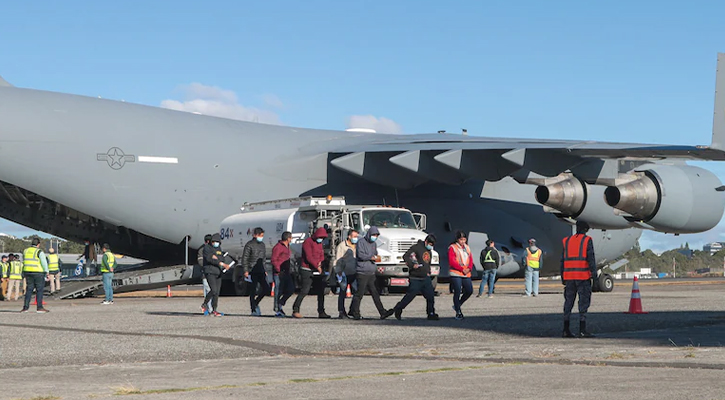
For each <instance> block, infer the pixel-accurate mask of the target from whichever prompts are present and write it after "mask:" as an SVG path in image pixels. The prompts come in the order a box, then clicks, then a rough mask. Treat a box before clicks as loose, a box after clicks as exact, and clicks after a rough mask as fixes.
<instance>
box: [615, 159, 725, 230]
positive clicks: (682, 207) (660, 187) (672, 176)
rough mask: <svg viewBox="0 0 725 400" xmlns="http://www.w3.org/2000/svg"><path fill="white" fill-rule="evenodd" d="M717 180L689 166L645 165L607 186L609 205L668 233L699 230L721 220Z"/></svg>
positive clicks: (721, 201)
mask: <svg viewBox="0 0 725 400" xmlns="http://www.w3.org/2000/svg"><path fill="white" fill-rule="evenodd" d="M720 186H721V183H720V180H719V179H718V178H717V177H716V176H715V175H714V174H713V173H712V172H710V171H708V170H706V169H702V168H699V167H693V166H691V165H659V164H646V165H643V166H641V167H640V168H638V169H637V170H635V172H631V173H629V174H628V180H626V181H625V182H624V183H621V184H619V185H616V186H610V187H608V188H607V189H606V190H605V192H604V197H605V200H606V202H607V204H608V205H610V206H612V207H614V208H615V209H617V210H620V211H621V212H622V213H624V214H625V215H624V216H625V218H627V219H628V220H629V221H631V222H634V223H644V224H645V227H651V228H653V229H655V230H658V231H662V232H668V233H698V232H704V231H707V230H710V229H712V228H713V227H715V225H717V224H718V223H719V222H720V219H721V218H722V215H723V210H724V209H725V197H723V196H724V195H723V193H722V192H720V191H718V190H716V189H717V188H718V187H720Z"/></svg>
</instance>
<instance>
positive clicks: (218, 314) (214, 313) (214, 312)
mask: <svg viewBox="0 0 725 400" xmlns="http://www.w3.org/2000/svg"><path fill="white" fill-rule="evenodd" d="M211 315H213V316H215V317H223V316H224V313H220V312H218V311H212V312H211Z"/></svg>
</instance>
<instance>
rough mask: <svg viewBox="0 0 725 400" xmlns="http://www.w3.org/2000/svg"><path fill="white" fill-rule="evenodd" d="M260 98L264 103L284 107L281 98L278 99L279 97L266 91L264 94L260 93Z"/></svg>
mask: <svg viewBox="0 0 725 400" xmlns="http://www.w3.org/2000/svg"><path fill="white" fill-rule="evenodd" d="M262 100H263V101H264V104H266V105H268V106H270V107H274V108H284V103H282V100H280V99H279V97H277V96H275V95H273V94H271V93H267V94H265V95H262Z"/></svg>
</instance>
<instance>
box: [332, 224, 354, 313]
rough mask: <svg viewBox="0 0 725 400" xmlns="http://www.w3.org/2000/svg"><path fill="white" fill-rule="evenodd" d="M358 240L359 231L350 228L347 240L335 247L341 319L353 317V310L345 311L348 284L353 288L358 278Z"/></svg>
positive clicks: (334, 262) (338, 308)
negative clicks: (356, 249)
mask: <svg viewBox="0 0 725 400" xmlns="http://www.w3.org/2000/svg"><path fill="white" fill-rule="evenodd" d="M358 240H359V238H358V232H357V231H356V230H355V229H350V231H348V232H347V240H344V241H342V242H340V244H338V245H337V248H336V249H335V260H334V261H333V265H334V266H335V272H336V273H337V282H338V283H339V286H340V293H339V294H338V296H337V311H338V312H339V313H340V315H339V318H340V319H343V318H348V317H352V311H351V312H350V314H348V313H346V312H345V298H346V297H347V287H348V285H350V288H351V289H352V287H353V286H355V281H356V279H357V275H356V269H355V268H356V265H357V262H356V261H355V248H356V247H357V243H358Z"/></svg>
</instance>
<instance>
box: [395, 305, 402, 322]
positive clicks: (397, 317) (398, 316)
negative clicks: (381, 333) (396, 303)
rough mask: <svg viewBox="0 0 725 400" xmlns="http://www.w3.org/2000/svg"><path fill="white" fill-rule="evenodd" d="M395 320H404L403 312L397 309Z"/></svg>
mask: <svg viewBox="0 0 725 400" xmlns="http://www.w3.org/2000/svg"><path fill="white" fill-rule="evenodd" d="M395 319H397V320H398V321H400V320H401V319H403V310H398V309H397V308H396V309H395Z"/></svg>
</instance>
